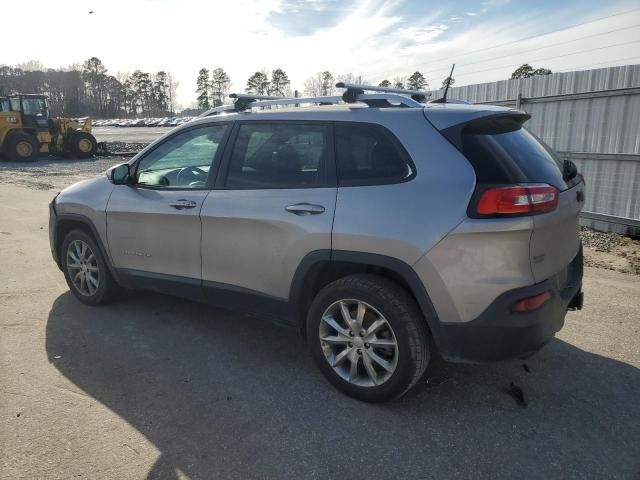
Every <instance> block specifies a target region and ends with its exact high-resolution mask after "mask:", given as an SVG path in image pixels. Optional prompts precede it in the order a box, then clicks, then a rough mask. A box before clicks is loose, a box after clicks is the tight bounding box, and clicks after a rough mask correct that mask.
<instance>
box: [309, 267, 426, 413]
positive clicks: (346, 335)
mask: <svg viewBox="0 0 640 480" xmlns="http://www.w3.org/2000/svg"><path fill="white" fill-rule="evenodd" d="M307 342H308V344H309V347H310V349H311V352H312V355H313V358H314V360H315V362H316V364H317V365H318V367H319V368H320V370H321V371H322V373H323V374H324V376H325V377H326V378H327V379H328V380H329V381H330V382H331V383H332V384H333V385H334V386H335V387H337V388H338V389H339V390H341V391H342V392H344V393H346V394H347V395H349V396H351V397H354V398H357V399H359V400H365V401H370V402H381V401H386V400H390V399H393V398H397V397H400V396H402V395H403V394H404V393H406V392H407V391H408V390H409V389H410V388H411V387H412V386H413V385H414V384H415V383H416V382H417V381H418V380H419V379H420V377H422V375H423V374H424V372H425V370H426V368H427V365H428V364H429V361H430V358H431V355H430V350H429V341H428V332H427V328H426V322H425V319H424V318H423V316H422V314H421V313H420V310H419V309H418V306H417V305H416V303H415V301H414V300H413V298H412V297H411V296H410V295H409V294H408V293H407V292H406V291H405V290H404V289H402V288H401V287H400V286H399V285H397V284H395V283H393V282H391V281H389V280H387V279H386V278H384V277H380V276H376V275H365V274H362V275H351V276H348V277H344V278H341V279H339V280H336V281H335V282H333V283H330V284H329V285H327V286H326V287H324V288H323V289H322V290H321V291H320V292H319V293H318V295H317V296H316V298H315V299H314V301H313V303H312V304H311V307H310V309H309V313H308V316H307Z"/></svg>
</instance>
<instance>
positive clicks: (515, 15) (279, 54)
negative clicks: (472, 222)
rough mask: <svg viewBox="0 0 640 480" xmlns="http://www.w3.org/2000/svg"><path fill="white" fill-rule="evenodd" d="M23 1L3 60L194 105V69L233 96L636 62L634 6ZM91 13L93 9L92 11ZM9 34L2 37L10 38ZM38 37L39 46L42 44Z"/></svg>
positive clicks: (548, 0)
mask: <svg viewBox="0 0 640 480" xmlns="http://www.w3.org/2000/svg"><path fill="white" fill-rule="evenodd" d="M51 5H52V4H51V2H50V0H30V1H23V2H16V3H13V4H12V5H11V18H12V19H21V20H20V21H10V22H4V25H3V31H4V38H18V39H20V41H19V42H12V47H11V48H10V49H3V51H2V52H1V53H0V64H8V65H15V64H18V63H23V62H26V61H29V60H38V61H40V62H42V64H44V65H45V66H46V67H50V68H59V67H67V66H69V65H71V64H74V63H82V62H83V61H84V60H86V59H87V58H89V57H92V56H96V57H98V58H100V59H101V60H102V61H103V63H104V64H105V66H106V67H107V68H108V70H109V73H111V74H116V73H117V72H133V71H134V70H136V69H140V70H143V71H148V72H155V71H159V70H165V71H170V72H172V73H173V75H174V77H175V78H176V80H178V81H179V82H180V86H179V88H178V103H179V104H181V105H182V106H184V107H189V106H192V105H193V104H194V101H195V88H196V77H197V74H198V70H199V69H200V68H202V67H205V68H208V69H209V70H211V69H213V68H216V67H222V68H224V69H225V70H226V71H227V72H228V73H229V75H230V76H231V79H232V82H233V84H232V89H231V90H232V91H236V92H242V91H244V87H245V86H246V79H247V78H248V77H249V76H250V75H251V74H252V73H253V72H255V71H257V70H262V69H267V70H273V69H275V68H282V69H284V70H285V71H286V72H287V73H288V75H289V78H290V79H291V82H292V85H291V86H292V89H299V90H301V91H302V90H303V88H304V81H305V80H306V79H307V78H308V77H309V76H310V75H313V74H314V73H316V72H319V71H324V70H329V71H330V72H331V73H333V74H334V76H336V75H339V74H347V73H353V74H354V75H360V76H362V78H363V79H364V80H367V81H369V82H375V83H376V84H377V83H379V82H380V81H381V80H383V79H389V80H392V79H393V78H395V77H408V76H409V75H411V73H413V72H414V71H416V70H419V71H420V72H422V73H423V74H424V76H425V77H426V79H427V81H428V82H429V84H430V87H433V88H436V87H439V86H440V84H441V83H442V80H443V79H444V78H445V77H446V76H447V75H448V71H449V69H450V68H451V64H452V63H456V70H455V73H454V75H453V76H454V78H455V79H456V85H468V84H474V83H483V82H489V81H494V80H501V79H505V78H508V77H509V76H510V74H511V72H512V71H513V70H515V68H517V67H518V66H519V65H520V64H522V63H525V62H526V63H530V64H532V65H533V66H534V67H546V68H550V69H552V70H553V71H554V72H556V71H567V70H575V69H585V68H601V67H606V66H612V65H624V64H633V63H640V2H638V0H631V1H602V0H567V1H562V0H536V1H525V0H511V1H510V0H486V1H469V0H460V1H444V0H443V1H427V0H128V1H122V0H58V1H56V2H55V8H51ZM90 11H92V12H93V13H91V14H90V13H89V12H90ZM7 29H8V31H7ZM43 39H44V40H45V41H43Z"/></svg>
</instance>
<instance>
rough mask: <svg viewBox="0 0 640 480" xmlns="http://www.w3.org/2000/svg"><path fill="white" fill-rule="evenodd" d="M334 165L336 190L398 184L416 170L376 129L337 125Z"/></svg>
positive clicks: (388, 136) (381, 130) (399, 148)
mask: <svg viewBox="0 0 640 480" xmlns="http://www.w3.org/2000/svg"><path fill="white" fill-rule="evenodd" d="M334 132H335V151H336V165H337V169H338V185H339V186H356V185H380V184H389V183H400V182H403V181H406V180H408V179H410V178H412V176H413V174H414V172H415V167H414V166H413V163H412V162H411V159H410V158H409V155H408V154H407V153H406V151H405V150H404V148H402V146H401V145H400V142H399V141H398V140H397V139H396V138H395V137H394V136H393V135H392V134H391V133H389V132H388V131H387V130H386V129H385V128H384V127H381V126H379V125H345V124H337V125H335V127H334Z"/></svg>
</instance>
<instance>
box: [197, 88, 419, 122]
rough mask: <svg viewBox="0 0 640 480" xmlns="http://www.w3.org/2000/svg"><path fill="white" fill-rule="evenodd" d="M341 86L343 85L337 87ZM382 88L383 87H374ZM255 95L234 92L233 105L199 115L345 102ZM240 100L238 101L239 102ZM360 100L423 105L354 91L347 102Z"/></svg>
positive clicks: (329, 98) (394, 96)
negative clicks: (260, 98)
mask: <svg viewBox="0 0 640 480" xmlns="http://www.w3.org/2000/svg"><path fill="white" fill-rule="evenodd" d="M339 88H343V87H339ZM376 88H383V87H376ZM257 97H258V96H257V95H250V94H246V95H245V94H235V96H234V97H232V98H236V101H235V103H234V104H233V105H223V106H221V107H214V108H211V109H209V110H207V111H206V112H204V113H203V114H201V115H200V117H208V116H211V115H216V114H219V113H224V112H243V111H245V110H248V109H251V108H261V107H275V106H285V105H300V104H303V103H317V104H319V105H336V104H339V103H341V102H345V101H346V100H345V99H344V95H342V96H340V95H333V96H327V97H293V98H292V97H272V98H270V99H264V100H259V99H258V98H257ZM239 102H240V103H239ZM355 102H362V103H364V104H366V105H368V106H369V107H373V108H384V107H391V106H402V107H409V108H417V107H424V104H422V103H421V102H418V101H417V100H414V99H411V98H408V97H406V96H404V95H398V94H397V93H377V94H364V93H357V92H356V93H355V94H353V98H350V99H349V101H348V102H347V103H355Z"/></svg>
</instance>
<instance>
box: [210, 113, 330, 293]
mask: <svg viewBox="0 0 640 480" xmlns="http://www.w3.org/2000/svg"><path fill="white" fill-rule="evenodd" d="M231 145H232V148H227V149H226V151H225V160H224V164H223V169H222V171H221V173H220V175H219V180H218V181H217V183H216V190H212V191H211V193H210V194H209V196H208V197H207V199H206V200H205V202H204V205H203V207H202V212H201V219H202V277H203V282H204V287H205V291H207V292H208V293H209V295H211V296H214V295H219V293H220V291H221V290H223V291H224V290H225V289H228V287H230V286H233V287H241V289H246V290H247V291H249V292H254V293H260V294H263V295H267V296H269V297H276V298H277V299H281V300H284V299H287V298H288V296H289V289H290V287H291V281H292V278H293V275H294V273H295V271H296V268H297V267H298V265H299V264H300V262H301V260H302V259H303V258H304V257H305V255H307V254H308V253H309V252H312V251H314V250H326V251H328V250H330V248H331V227H332V223H333V214H334V209H335V202H336V189H337V187H336V180H335V171H334V170H335V165H334V160H333V139H332V129H331V125H330V124H327V123H316V122H260V121H247V122H239V123H238V124H237V125H236V127H235V129H234V132H233V133H232V141H231ZM236 290H237V289H236Z"/></svg>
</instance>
